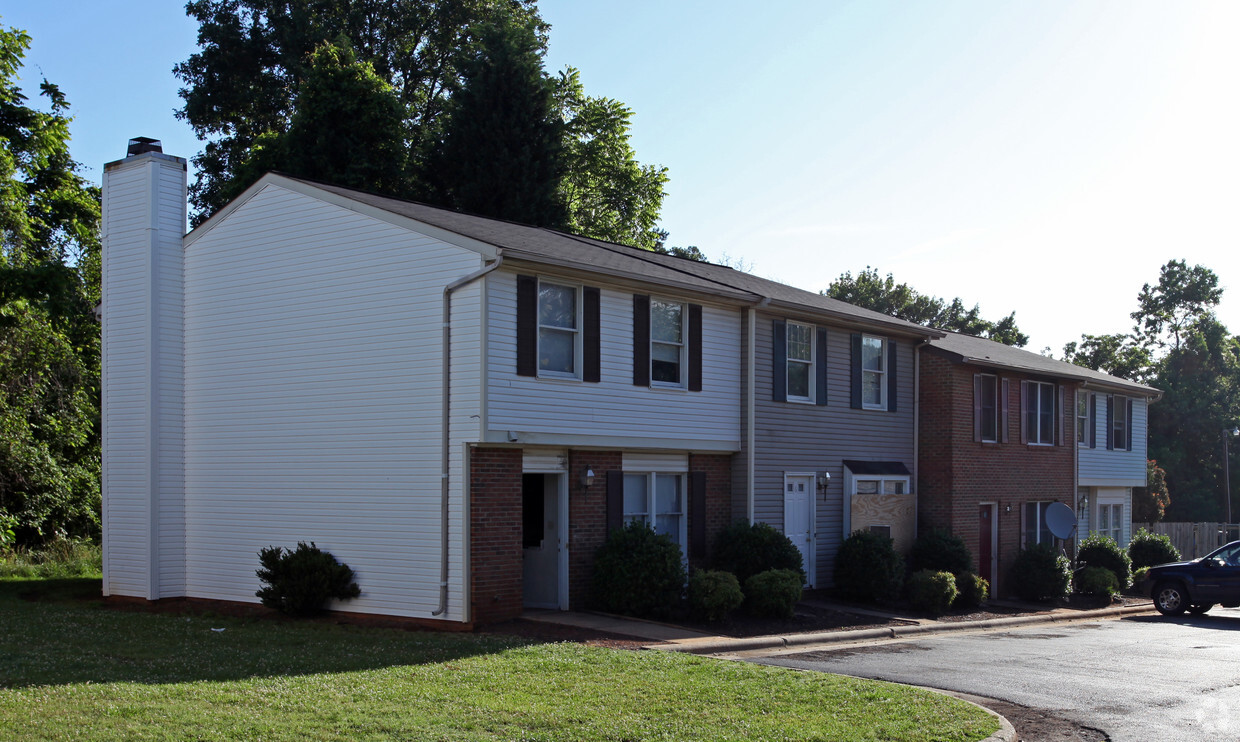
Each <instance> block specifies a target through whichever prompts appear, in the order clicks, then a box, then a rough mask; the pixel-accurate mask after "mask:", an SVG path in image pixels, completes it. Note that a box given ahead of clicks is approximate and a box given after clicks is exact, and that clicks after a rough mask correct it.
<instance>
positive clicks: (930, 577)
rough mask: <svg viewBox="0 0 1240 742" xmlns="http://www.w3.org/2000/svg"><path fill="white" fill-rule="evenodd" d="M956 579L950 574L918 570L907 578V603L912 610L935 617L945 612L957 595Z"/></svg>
mask: <svg viewBox="0 0 1240 742" xmlns="http://www.w3.org/2000/svg"><path fill="white" fill-rule="evenodd" d="M958 594H959V593H958V591H957V590H956V577H955V575H953V574H952V573H951V572H932V571H931V570H928V569H923V570H918V571H917V572H914V573H913V575H912V576H911V577H909V578H908V602H909V604H910V605H912V606H913V608H914V609H916V610H919V611H922V612H924V613H929V614H930V615H932V616H937V615H939V614H941V613H942V612H943V611H946V610H947V609H948V608H949V607H950V606H951V604H952V601H954V600H955V599H956V596H957V595H958Z"/></svg>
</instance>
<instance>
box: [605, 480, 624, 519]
mask: <svg viewBox="0 0 1240 742" xmlns="http://www.w3.org/2000/svg"><path fill="white" fill-rule="evenodd" d="M621 528H624V472H623V471H609V472H607V532H608V533H611V532H612V531H618V530H620V529H621Z"/></svg>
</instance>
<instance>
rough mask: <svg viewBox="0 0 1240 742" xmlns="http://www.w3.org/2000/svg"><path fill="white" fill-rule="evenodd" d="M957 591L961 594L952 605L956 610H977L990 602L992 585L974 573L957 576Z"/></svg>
mask: <svg viewBox="0 0 1240 742" xmlns="http://www.w3.org/2000/svg"><path fill="white" fill-rule="evenodd" d="M956 590H957V591H958V592H959V594H958V595H957V596H956V602H955V603H952V606H953V607H955V608H977V607H978V606H980V605H983V604H984V603H985V602H986V601H988V600H990V583H989V582H987V581H986V578H984V577H982V576H981V575H978V574H974V573H972V572H962V573H961V574H958V575H956Z"/></svg>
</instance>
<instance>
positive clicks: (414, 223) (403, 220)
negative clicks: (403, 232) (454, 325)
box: [185, 173, 499, 260]
mask: <svg viewBox="0 0 1240 742" xmlns="http://www.w3.org/2000/svg"><path fill="white" fill-rule="evenodd" d="M267 186H277V187H279V188H284V189H286V190H289V191H293V192H294V193H300V194H302V195H304V196H309V197H311V198H317V199H318V200H320V201H323V202H325V203H329V204H332V205H334V206H339V207H340V208H342V209H348V210H349V211H353V212H356V213H358V214H362V215H364V216H368V217H371V218H372V219H377V220H379V221H381V222H387V223H388V224H391V225H393V226H396V227H400V228H402V229H408V230H410V231H412V232H417V233H419V234H424V235H426V236H428V237H433V238H434V239H437V240H439V241H441V242H446V243H448V244H450V245H456V246H457V247H461V248H464V249H466V250H469V251H471V252H475V253H478V254H479V255H480V256H482V257H483V259H485V260H494V259H495V257H496V256H497V255H498V254H499V248H497V247H496V246H495V245H492V244H489V243H486V242H482V241H480V240H475V239H473V238H471V237H465V236H464V235H460V234H457V233H456V232H451V231H449V230H446V229H443V228H441V227H436V226H432V225H430V224H427V223H425V222H420V221H418V220H417V219H410V218H409V217H407V216H401V215H400V214H395V213H393V212H391V211H385V210H383V209H380V208H376V207H374V206H371V205H369V204H364V203H362V202H360V201H355V200H353V199H351V198H348V197H347V196H342V195H340V194H338V193H332V192H331V191H327V190H324V189H322V188H317V187H315V186H314V185H313V184H311V183H304V182H302V181H299V180H293V179H292V178H287V177H285V176H283V175H280V174H278V173H267V174H266V175H264V176H263V177H261V178H259V179H258V182H256V183H255V184H254V185H252V186H250V187H249V188H247V189H245V192H244V193H242V194H241V195H240V196H238V197H237V198H235V199H233V200H232V201H231V202H229V204H228V205H227V206H225V207H224V208H222V209H220V210H219V211H217V212H215V213H214V214H212V215H211V218H210V219H208V220H206V221H205V222H203V223H202V224H200V225H198V228H197V229H195V230H194V231H193V232H190V233H189V234H188V235H186V236H185V246H186V247H189V246H190V245H191V244H193V243H194V241H195V240H197V239H198V238H199V237H201V236H202V235H204V234H206V233H207V232H209V231H211V229H212V228H213V227H214V226H215V225H216V224H217V223H218V222H219V221H222V220H223V219H226V218H227V217H228V215H229V214H231V213H232V212H234V211H236V210H237V209H238V208H239V207H240V206H241V205H242V204H244V203H245V202H246V201H249V200H250V199H251V198H253V197H254V194H256V193H259V192H260V191H262V190H263V189H264V188H266V187H267Z"/></svg>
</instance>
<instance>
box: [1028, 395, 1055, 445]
mask: <svg viewBox="0 0 1240 742" xmlns="http://www.w3.org/2000/svg"><path fill="white" fill-rule="evenodd" d="M1025 438H1026V440H1028V442H1030V443H1039V444H1045V445H1054V443H1055V385H1054V384H1046V383H1043V382H1040V381H1030V382H1027V383H1026V384H1025Z"/></svg>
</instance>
